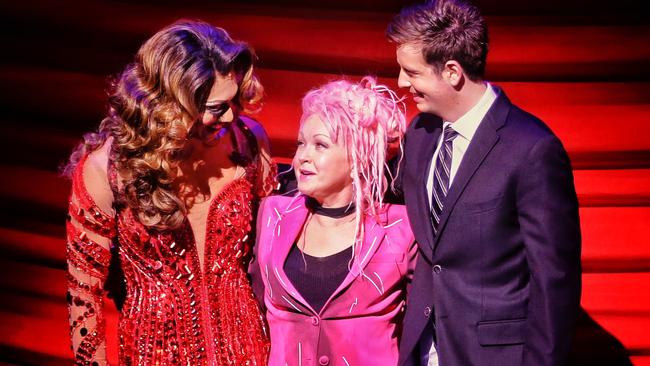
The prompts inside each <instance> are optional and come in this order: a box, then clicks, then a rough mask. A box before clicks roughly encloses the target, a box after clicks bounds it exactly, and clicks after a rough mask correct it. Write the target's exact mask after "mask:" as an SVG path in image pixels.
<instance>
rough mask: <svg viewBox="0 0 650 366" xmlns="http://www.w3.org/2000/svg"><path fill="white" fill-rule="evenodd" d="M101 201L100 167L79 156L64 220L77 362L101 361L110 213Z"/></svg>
mask: <svg viewBox="0 0 650 366" xmlns="http://www.w3.org/2000/svg"><path fill="white" fill-rule="evenodd" d="M102 196H103V197H102ZM97 202H100V204H98V203H97ZM104 202H112V194H111V193H110V188H109V186H108V181H107V179H106V172H105V170H104V171H102V169H96V167H94V166H93V164H86V158H84V159H82V160H81V161H80V162H79V164H78V165H77V167H76V169H75V171H74V173H73V177H72V193H71V195H70V200H69V206H68V221H67V223H66V234H67V235H66V239H67V240H66V242H67V263H68V271H67V274H66V275H67V279H68V280H67V284H68V285H67V287H68V291H67V300H68V310H69V315H70V336H71V340H72V350H73V352H74V356H75V362H76V363H77V364H91V363H93V362H96V363H97V364H98V365H106V364H107V359H106V334H105V321H104V316H103V304H104V301H103V299H104V294H105V293H104V289H103V287H104V282H105V280H106V276H107V274H108V266H109V263H110V250H109V248H110V243H111V239H112V238H113V237H114V236H115V219H114V217H113V211H112V208H111V207H110V204H107V205H106V206H104V205H103V203H104ZM102 206H104V207H102Z"/></svg>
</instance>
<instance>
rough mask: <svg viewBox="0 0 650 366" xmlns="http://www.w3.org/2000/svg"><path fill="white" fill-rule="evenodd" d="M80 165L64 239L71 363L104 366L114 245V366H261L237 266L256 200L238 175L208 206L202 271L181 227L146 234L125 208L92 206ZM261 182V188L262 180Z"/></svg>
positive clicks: (241, 268)
mask: <svg viewBox="0 0 650 366" xmlns="http://www.w3.org/2000/svg"><path fill="white" fill-rule="evenodd" d="M85 161H86V159H82V160H81V161H80V162H79V164H78V166H77V168H76V171H75V172H74V176H73V187H72V194H71V198H70V206H69V207H70V210H69V214H70V218H69V220H68V223H67V241H68V267H69V272H68V284H69V290H68V303H69V309H70V319H71V325H70V327H71V334H72V340H73V350H74V353H75V361H76V363H77V364H79V365H104V364H106V358H105V344H106V342H105V339H106V335H105V329H104V328H105V321H104V319H103V316H102V307H103V298H104V295H105V294H104V290H103V284H104V282H105V279H106V276H107V273H108V265H109V262H110V251H109V250H108V248H107V245H106V242H107V238H114V237H115V238H117V240H119V256H120V260H121V266H122V269H123V271H124V274H125V276H124V277H125V281H126V289H127V292H126V298H125V302H124V305H123V307H122V310H121V312H120V317H119V325H118V337H119V338H118V341H119V351H118V358H119V364H120V365H192V366H195V365H210V366H212V365H219V366H221V365H266V357H267V355H268V349H269V343H268V336H267V329H266V326H265V322H264V320H263V318H262V314H261V312H260V309H259V307H258V305H257V302H256V300H255V299H254V297H253V292H252V289H251V286H250V284H249V281H248V278H247V274H246V266H247V262H248V259H249V253H250V250H251V243H250V242H249V240H248V233H249V231H250V230H251V220H252V212H251V211H252V202H253V201H254V199H255V198H256V196H257V195H258V194H259V193H261V192H255V189H254V188H253V184H252V183H251V181H254V180H252V179H251V178H250V177H251V175H254V174H255V172H254V171H252V172H251V171H247V174H246V176H245V177H242V178H239V179H235V180H233V181H232V182H230V183H228V184H227V185H226V186H225V187H224V189H223V190H222V191H221V192H220V193H219V194H218V195H216V196H215V197H214V198H213V200H212V202H211V203H210V207H209V213H208V215H207V225H206V239H205V254H204V260H203V267H201V264H200V261H199V258H198V253H197V250H196V246H195V243H194V238H193V233H192V230H191V227H190V226H189V222H188V221H187V220H186V221H185V224H184V225H183V226H182V227H181V228H180V229H178V230H175V231H173V232H166V233H162V234H160V233H154V232H152V231H149V230H147V229H146V228H145V227H144V226H143V225H142V224H141V223H140V222H139V221H138V220H137V219H136V217H135V215H134V214H133V213H132V211H131V210H129V209H128V208H126V209H123V210H120V211H119V212H118V214H117V215H115V216H111V215H110V214H109V213H108V212H105V211H106V210H104V211H103V210H102V209H100V208H99V206H98V205H97V204H96V203H95V202H93V199H92V197H91V195H90V194H89V192H88V190H87V188H86V186H85V184H84V163H85ZM267 183H269V182H267Z"/></svg>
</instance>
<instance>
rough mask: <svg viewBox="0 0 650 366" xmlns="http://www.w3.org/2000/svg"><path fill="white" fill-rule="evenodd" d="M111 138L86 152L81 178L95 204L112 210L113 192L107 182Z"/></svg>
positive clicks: (106, 209)
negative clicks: (93, 149) (91, 150)
mask: <svg viewBox="0 0 650 366" xmlns="http://www.w3.org/2000/svg"><path fill="white" fill-rule="evenodd" d="M111 142H112V140H107V141H106V142H105V143H104V145H102V146H101V147H100V148H99V149H97V150H95V151H93V152H91V153H90V154H88V157H87V158H86V159H85V164H84V165H83V167H80V168H81V169H83V180H84V182H83V183H84V185H85V187H86V190H87V191H88V194H89V195H90V196H91V197H92V198H93V200H94V201H95V204H96V205H97V206H98V207H99V208H101V209H102V210H105V211H110V210H112V206H113V192H112V191H111V188H110V184H109V182H108V159H109V155H110V146H111Z"/></svg>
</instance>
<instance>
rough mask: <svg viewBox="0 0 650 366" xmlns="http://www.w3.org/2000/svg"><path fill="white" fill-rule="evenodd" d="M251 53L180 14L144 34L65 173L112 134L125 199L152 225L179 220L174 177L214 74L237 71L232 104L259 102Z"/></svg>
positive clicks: (249, 107) (244, 106)
mask: <svg viewBox="0 0 650 366" xmlns="http://www.w3.org/2000/svg"><path fill="white" fill-rule="evenodd" d="M254 59H255V54H254V51H253V50H252V49H251V48H250V47H249V46H248V45H247V44H245V43H242V42H238V41H234V40H233V39H232V38H230V36H229V35H228V33H227V32H226V31H225V30H224V29H221V28H218V27H214V26H212V25H210V24H208V23H205V22H201V21H191V20H180V21H178V22H176V23H173V24H171V25H169V26H167V27H165V28H163V29H162V30H160V31H159V32H158V33H156V34H154V35H153V36H152V37H151V38H150V39H149V40H147V41H146V42H145V43H144V44H143V45H142V47H141V48H140V50H139V51H138V53H137V55H136V57H135V60H134V61H133V62H132V63H131V64H129V65H127V67H126V68H125V69H124V71H123V72H122V73H121V74H120V75H119V76H118V77H117V78H115V79H114V81H113V82H112V83H111V86H110V90H109V98H108V114H107V116H106V117H105V118H104V119H103V120H102V122H101V124H100V125H99V129H98V130H97V131H96V132H91V133H87V134H85V135H84V137H83V140H82V142H81V143H80V144H79V145H78V146H77V148H76V149H75V150H74V152H73V153H72V155H71V156H70V160H69V163H68V164H67V166H66V167H65V168H64V170H63V173H64V174H65V175H68V176H70V175H71V173H72V171H73V170H74V169H75V167H76V165H77V164H78V162H79V161H80V159H82V158H83V157H84V156H86V155H87V154H89V153H90V152H92V151H94V150H96V149H98V148H100V147H101V146H102V145H103V144H104V143H105V142H106V141H107V140H108V139H109V138H112V145H111V158H112V159H114V164H116V168H117V171H118V172H119V173H120V178H122V183H123V186H122V189H123V192H124V195H123V198H124V201H125V202H124V204H125V205H126V206H128V207H129V208H130V209H131V210H132V211H133V212H134V213H135V214H136V215H137V217H138V219H139V221H140V222H141V223H142V224H143V225H145V226H146V227H149V228H151V229H156V230H167V229H174V228H177V227H179V226H180V225H181V223H182V222H183V220H184V217H185V214H186V207H185V204H184V203H183V201H182V200H181V199H180V198H179V197H178V194H177V193H176V191H175V190H174V187H173V182H174V180H175V179H176V178H177V176H178V171H179V169H178V167H179V164H180V162H181V160H182V158H183V155H184V154H183V153H182V152H183V150H184V148H185V147H186V145H187V137H188V132H189V131H190V129H191V128H192V125H193V124H194V123H196V121H197V120H198V119H199V117H200V115H201V113H202V112H203V108H204V107H203V106H204V104H205V102H206V101H207V98H208V95H209V93H210V89H211V88H212V85H213V84H214V81H215V75H216V73H219V74H220V75H222V76H226V75H229V74H231V73H233V74H234V75H235V76H236V77H237V80H238V86H239V89H238V92H237V95H236V96H235V97H234V99H233V103H234V104H236V106H237V107H238V108H239V109H240V110H242V111H243V112H255V111H257V109H258V108H259V106H260V102H261V99H262V95H263V88H262V85H261V84H260V82H259V80H258V79H257V77H256V76H255V75H254V72H253V71H254V67H253V62H254Z"/></svg>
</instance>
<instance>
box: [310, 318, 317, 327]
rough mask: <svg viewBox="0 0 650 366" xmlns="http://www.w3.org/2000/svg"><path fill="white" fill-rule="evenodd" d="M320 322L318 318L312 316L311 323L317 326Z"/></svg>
mask: <svg viewBox="0 0 650 366" xmlns="http://www.w3.org/2000/svg"><path fill="white" fill-rule="evenodd" d="M318 323H319V322H318V318H317V317H315V316H312V317H311V325H314V326H316V325H318Z"/></svg>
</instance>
